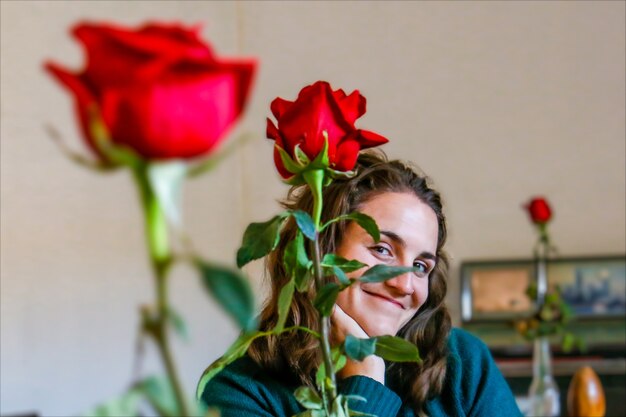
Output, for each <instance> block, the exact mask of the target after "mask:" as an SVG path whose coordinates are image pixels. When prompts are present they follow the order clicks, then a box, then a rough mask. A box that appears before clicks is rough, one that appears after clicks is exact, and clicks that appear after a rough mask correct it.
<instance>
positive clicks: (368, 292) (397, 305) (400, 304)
mask: <svg viewBox="0 0 626 417" xmlns="http://www.w3.org/2000/svg"><path fill="white" fill-rule="evenodd" d="M363 292H364V293H365V294H367V295H371V296H372V297H376V298H380V299H382V300H385V301H387V302H390V303H391V304H393V305H395V306H396V307H399V308H401V309H402V310H406V308H405V307H404V305H402V303H401V302H399V301H397V300H394V299H393V298H391V297H388V296H386V295H382V294H378V293H375V292H370V291H367V290H363Z"/></svg>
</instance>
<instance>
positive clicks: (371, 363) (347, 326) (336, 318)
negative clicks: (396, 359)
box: [331, 304, 385, 384]
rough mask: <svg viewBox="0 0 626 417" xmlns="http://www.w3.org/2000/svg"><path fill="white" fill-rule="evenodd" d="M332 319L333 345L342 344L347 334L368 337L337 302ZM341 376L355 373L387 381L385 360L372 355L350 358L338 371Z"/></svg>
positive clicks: (361, 337) (346, 376)
mask: <svg viewBox="0 0 626 417" xmlns="http://www.w3.org/2000/svg"><path fill="white" fill-rule="evenodd" d="M331 320H332V334H331V341H332V343H333V345H340V344H341V343H343V341H344V340H345V338H346V335H348V334H351V335H352V336H354V337H358V338H359V339H366V338H368V337H369V336H368V334H367V333H365V330H363V328H362V327H361V326H360V325H359V324H358V323H357V322H356V321H355V320H354V319H353V318H352V317H350V316H349V315H347V314H346V312H345V311H343V310H342V309H341V307H339V306H338V305H337V304H335V308H334V309H333V313H332V315H331ZM338 375H339V378H342V379H344V378H348V377H349V376H354V375H363V376H367V377H370V378H372V379H375V380H376V381H378V382H380V383H381V384H384V383H385V361H383V359H382V358H380V357H378V356H375V355H370V356H368V357H366V358H365V359H363V361H361V362H359V361H355V360H352V359H350V358H348V361H347V362H346V366H344V367H343V369H341V370H340V371H339V373H338Z"/></svg>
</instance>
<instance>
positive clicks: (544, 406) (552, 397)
mask: <svg viewBox="0 0 626 417" xmlns="http://www.w3.org/2000/svg"><path fill="white" fill-rule="evenodd" d="M551 356H552V354H551V351H550V341H549V340H548V338H547V337H545V336H544V337H539V338H537V339H535V341H534V348H533V379H532V382H531V383H530V389H529V390H528V399H529V401H530V413H529V414H528V415H529V416H535V417H539V416H540V417H553V416H559V415H560V413H561V403H560V399H559V387H558V386H557V385H556V381H555V380H554V377H553V376H552V364H551Z"/></svg>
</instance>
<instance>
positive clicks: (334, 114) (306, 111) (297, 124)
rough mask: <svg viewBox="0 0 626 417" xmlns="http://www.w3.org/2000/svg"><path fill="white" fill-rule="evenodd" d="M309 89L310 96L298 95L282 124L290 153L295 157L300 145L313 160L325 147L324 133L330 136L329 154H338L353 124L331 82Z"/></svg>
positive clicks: (307, 93)
mask: <svg viewBox="0 0 626 417" xmlns="http://www.w3.org/2000/svg"><path fill="white" fill-rule="evenodd" d="M305 90H307V92H306V94H305V93H303V92H301V93H300V94H299V95H298V99H297V100H296V101H295V102H294V103H293V105H292V106H290V107H289V108H288V109H287V110H286V111H285V113H284V114H283V115H282V117H281V119H280V120H279V121H278V124H279V127H280V130H281V132H282V135H283V139H284V140H285V142H286V145H287V147H286V150H287V152H289V154H290V155H292V154H293V148H294V147H295V145H297V144H300V145H301V148H302V150H303V151H304V153H306V155H307V156H308V157H309V158H310V159H311V160H313V159H315V157H316V156H317V155H318V154H319V152H320V151H321V150H322V148H323V145H324V135H323V132H324V131H326V132H327V134H328V148H329V152H331V153H334V152H335V149H336V147H337V144H338V143H339V141H340V140H342V139H343V137H344V136H345V135H346V133H347V132H348V131H349V129H350V125H348V124H347V123H346V121H345V118H344V117H343V115H342V114H341V109H340V108H339V106H338V105H337V103H336V102H335V98H334V96H333V94H332V90H331V89H330V85H329V84H328V83H325V82H317V83H315V84H313V85H312V86H309V87H307V88H305Z"/></svg>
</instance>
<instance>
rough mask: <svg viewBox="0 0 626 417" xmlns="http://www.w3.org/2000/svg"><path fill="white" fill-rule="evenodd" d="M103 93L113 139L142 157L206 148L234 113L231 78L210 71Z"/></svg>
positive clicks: (191, 152)
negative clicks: (202, 74) (186, 78)
mask: <svg viewBox="0 0 626 417" xmlns="http://www.w3.org/2000/svg"><path fill="white" fill-rule="evenodd" d="M181 81H182V80H180V79H174V80H173V81H172V82H169V83H163V84H156V85H151V86H144V85H136V86H128V87H125V88H119V89H111V90H107V91H105V92H104V93H103V100H102V101H103V103H102V116H103V119H104V121H105V123H106V124H107V126H110V129H111V133H112V137H113V138H114V141H115V142H117V143H120V144H125V145H127V146H129V147H131V148H133V149H135V150H136V151H137V152H138V153H139V154H140V155H142V156H144V157H147V158H154V159H160V158H191V157H195V156H199V155H201V154H204V153H206V152H208V151H210V150H211V149H212V148H213V147H215V146H216V145H217V144H218V143H219V141H220V140H221V139H222V138H223V137H224V134H225V133H226V131H227V130H228V129H229V128H230V126H231V125H232V123H233V121H234V120H235V119H236V118H237V116H238V113H237V107H238V106H237V103H236V101H237V99H236V89H235V84H234V82H235V81H234V78H233V77H232V76H230V75H228V74H209V75H207V76H205V77H198V78H197V79H191V80H188V81H187V82H186V83H182V82H181Z"/></svg>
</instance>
